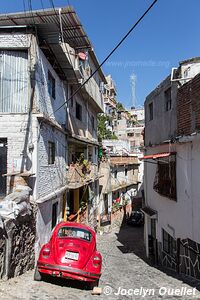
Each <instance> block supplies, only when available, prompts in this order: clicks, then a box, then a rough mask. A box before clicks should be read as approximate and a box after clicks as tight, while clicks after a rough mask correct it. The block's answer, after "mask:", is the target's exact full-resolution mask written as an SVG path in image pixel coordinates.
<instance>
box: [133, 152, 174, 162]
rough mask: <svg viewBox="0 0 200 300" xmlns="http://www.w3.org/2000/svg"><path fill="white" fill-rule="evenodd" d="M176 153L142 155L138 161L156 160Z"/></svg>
mask: <svg viewBox="0 0 200 300" xmlns="http://www.w3.org/2000/svg"><path fill="white" fill-rule="evenodd" d="M175 154H176V152H164V153H156V154H151V155H144V156H143V157H141V158H139V159H140V160H143V159H156V158H162V157H169V156H170V155H175Z"/></svg>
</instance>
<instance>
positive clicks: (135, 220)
mask: <svg viewBox="0 0 200 300" xmlns="http://www.w3.org/2000/svg"><path fill="white" fill-rule="evenodd" d="M127 224H128V225H132V226H140V225H143V224H144V215H143V213H142V212H141V211H139V210H137V211H132V213H131V215H130V217H129V218H128V219H127Z"/></svg>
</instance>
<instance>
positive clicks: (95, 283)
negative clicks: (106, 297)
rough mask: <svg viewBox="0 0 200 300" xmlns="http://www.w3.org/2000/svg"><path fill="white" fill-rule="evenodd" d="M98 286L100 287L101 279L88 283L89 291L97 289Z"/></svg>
mask: <svg viewBox="0 0 200 300" xmlns="http://www.w3.org/2000/svg"><path fill="white" fill-rule="evenodd" d="M98 285H99V279H97V280H95V281H92V282H90V283H88V289H90V290H93V288H94V287H97V286H98Z"/></svg>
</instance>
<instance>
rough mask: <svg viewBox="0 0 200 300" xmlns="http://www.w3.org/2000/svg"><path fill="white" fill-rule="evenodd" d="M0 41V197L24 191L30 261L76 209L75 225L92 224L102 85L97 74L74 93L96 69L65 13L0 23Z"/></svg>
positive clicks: (2, 18) (70, 13)
mask: <svg viewBox="0 0 200 300" xmlns="http://www.w3.org/2000/svg"><path fill="white" fill-rule="evenodd" d="M62 22H64V23H65V29H64V30H63V27H62V25H63V24H62ZM13 24H15V25H13ZM72 25H73V26H72ZM72 27H73V28H74V29H72ZM0 36H1V41H2V43H1V45H0V53H1V61H0V69H1V78H0V80H1V92H0V93H1V94H0V145H1V147H0V159H1V169H0V197H1V199H2V201H3V199H4V198H5V196H6V195H9V194H11V195H12V192H15V191H16V190H17V189H19V188H20V189H23V188H24V187H25V188H27V189H28V187H30V188H31V191H30V196H29V202H31V203H32V206H33V209H32V210H33V215H34V218H33V219H32V220H33V222H35V225H34V224H33V228H34V230H35V231H33V232H32V233H33V238H34V242H33V241H32V239H31V241H32V242H33V243H32V244H31V245H34V247H35V253H36V257H37V255H38V251H39V249H40V248H41V246H42V244H44V243H45V242H47V240H48V239H49V237H50V235H51V232H52V229H53V228H54V226H55V225H56V224H57V223H58V222H59V221H60V220H62V219H67V218H69V217H70V215H74V214H75V215H76V214H77V212H80V211H81V209H80V208H82V202H84V205H83V206H85V207H84V208H86V210H87V216H86V217H85V218H84V219H83V220H82V221H83V222H87V223H92V224H93V221H94V219H95V218H96V215H97V212H95V210H96V211H97V205H98V195H99V192H98V186H99V184H98V179H99V177H98V165H97V156H98V141H97V122H96V117H97V113H99V112H102V110H103V98H102V93H101V89H100V87H101V86H102V82H103V83H104V82H105V77H104V75H103V73H102V71H101V69H100V70H99V71H98V72H97V73H96V74H95V75H94V76H93V77H92V78H91V79H90V80H89V81H88V82H87V83H86V84H85V85H83V86H82V88H81V85H82V84H83V82H84V81H85V80H86V79H87V78H88V76H90V75H91V74H92V72H93V71H94V70H95V69H96V68H97V67H98V65H99V64H98V61H97V58H96V56H95V53H94V51H93V49H92V46H91V43H90V41H89V40H88V37H87V35H86V34H85V32H84V30H83V29H82V27H81V24H80V22H79V20H78V17H77V16H76V13H75V12H74V9H72V8H71V7H67V8H63V9H57V10H44V11H43V10H42V11H35V12H33V14H31V13H16V14H10V15H0ZM71 36H73V38H71ZM78 88H79V92H76V90H77V89H78ZM76 169H79V170H78V177H77V176H75V175H74V174H75V173H77V172H76V171H77V170H76ZM80 170H81V173H80V172H79V171H80ZM74 176H75V178H74ZM88 199H89V200H88ZM95 214H96V215H95ZM0 215H1V209H0ZM69 219H70V218H69ZM2 220H3V221H6V219H4V218H3V219H2ZM21 226H23V223H22V225H21ZM2 228H3V225H2ZM2 234H3V232H2ZM30 236H32V235H30ZM4 237H5V236H4ZM2 241H3V240H2ZM2 243H3V242H2ZM22 249H23V247H22ZM22 249H21V250H22ZM31 253H34V249H32V250H31ZM10 255H11V256H12V253H11V254H10ZM33 262H34V260H33ZM0 272H1V271H0ZM20 272H22V271H20ZM3 275H5V272H4V271H2V276H3ZM7 275H8V272H7Z"/></svg>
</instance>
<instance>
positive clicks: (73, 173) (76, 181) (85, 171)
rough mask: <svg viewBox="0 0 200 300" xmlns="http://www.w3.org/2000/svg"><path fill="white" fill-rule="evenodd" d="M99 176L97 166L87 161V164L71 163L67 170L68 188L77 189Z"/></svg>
mask: <svg viewBox="0 0 200 300" xmlns="http://www.w3.org/2000/svg"><path fill="white" fill-rule="evenodd" d="M98 178H99V172H98V166H97V165H96V164H91V163H89V162H88V164H87V165H85V164H82V165H79V164H77V163H76V164H71V165H70V166H69V170H68V172H67V185H68V187H69V189H78V188H80V187H81V186H84V185H86V184H88V183H90V182H93V181H95V180H96V179H98Z"/></svg>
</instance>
